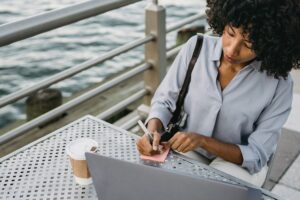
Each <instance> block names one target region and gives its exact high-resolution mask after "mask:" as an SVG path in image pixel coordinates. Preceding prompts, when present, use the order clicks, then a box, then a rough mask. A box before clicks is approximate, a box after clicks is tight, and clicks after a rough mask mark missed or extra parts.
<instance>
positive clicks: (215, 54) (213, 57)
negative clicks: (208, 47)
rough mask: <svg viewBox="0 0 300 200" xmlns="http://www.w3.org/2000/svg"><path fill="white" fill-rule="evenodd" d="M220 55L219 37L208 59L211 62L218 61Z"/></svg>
mask: <svg viewBox="0 0 300 200" xmlns="http://www.w3.org/2000/svg"><path fill="white" fill-rule="evenodd" d="M221 55H222V37H219V38H218V39H217V41H216V42H215V43H214V46H213V48H212V52H210V59H211V60H212V61H220V59H221Z"/></svg>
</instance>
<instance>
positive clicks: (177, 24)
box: [166, 13, 206, 33]
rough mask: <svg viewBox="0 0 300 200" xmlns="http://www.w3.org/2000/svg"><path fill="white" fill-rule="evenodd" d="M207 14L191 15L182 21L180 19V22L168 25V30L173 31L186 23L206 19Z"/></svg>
mask: <svg viewBox="0 0 300 200" xmlns="http://www.w3.org/2000/svg"><path fill="white" fill-rule="evenodd" d="M205 17H206V15H205V14H203V13H202V14H196V15H193V16H191V17H188V18H186V19H184V20H182V21H179V22H178V23H175V24H173V25H170V26H169V27H167V30H166V32H167V33H169V32H172V31H175V30H177V29H179V28H180V27H182V26H184V25H186V24H189V23H191V22H193V21H196V20H197V19H205Z"/></svg>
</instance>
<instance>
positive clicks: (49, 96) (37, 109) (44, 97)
mask: <svg viewBox="0 0 300 200" xmlns="http://www.w3.org/2000/svg"><path fill="white" fill-rule="evenodd" d="M61 104H62V94H61V92H60V91H59V90H56V89H50V88H46V89H42V90H39V91H38V92H36V93H34V94H32V95H30V96H29V97H28V98H27V99H26V114H27V121H30V120H32V119H34V118H36V117H38V116H40V115H42V114H44V113H46V112H48V111H50V110H52V109H54V108H56V107H58V106H60V105H61Z"/></svg>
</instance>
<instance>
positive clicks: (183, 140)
mask: <svg viewBox="0 0 300 200" xmlns="http://www.w3.org/2000/svg"><path fill="white" fill-rule="evenodd" d="M204 140H205V137H204V136H203V135H200V134H198V133H193V132H177V133H176V134H175V135H174V136H173V137H172V138H171V139H170V140H169V142H168V144H169V145H170V147H171V148H172V149H173V150H176V151H178V152H182V153H186V152H188V151H192V150H194V149H196V148H198V147H201V146H202V145H203V143H204Z"/></svg>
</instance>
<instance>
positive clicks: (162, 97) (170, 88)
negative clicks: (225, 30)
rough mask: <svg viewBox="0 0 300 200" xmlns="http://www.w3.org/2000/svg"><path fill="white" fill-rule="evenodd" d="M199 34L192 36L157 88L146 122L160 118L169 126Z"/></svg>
mask: <svg viewBox="0 0 300 200" xmlns="http://www.w3.org/2000/svg"><path fill="white" fill-rule="evenodd" d="M196 41H197V36H194V37H192V38H191V39H189V40H188V42H187V43H186V44H184V45H183V47H182V48H181V50H180V52H179V54H178V55H177V56H176V58H175V60H174V62H173V64H172V65H171V67H170V69H169V70H168V73H167V74H166V76H165V78H164V79H163V81H162V82H161V84H160V85H159V87H158V88H157V90H156V92H155V94H154V96H153V98H152V100H151V109H150V113H149V116H148V118H147V120H146V122H145V123H148V121H149V120H150V119H152V118H158V119H160V121H161V122H162V123H163V126H164V128H166V127H167V125H168V123H169V121H170V119H171V117H172V113H173V111H174V110H175V109H176V101H177V97H178V94H179V91H180V88H181V86H182V84H183V81H184V77H185V74H186V71H187V66H188V63H189V60H190V59H191V57H192V52H193V50H194V48H195V45H196Z"/></svg>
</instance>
